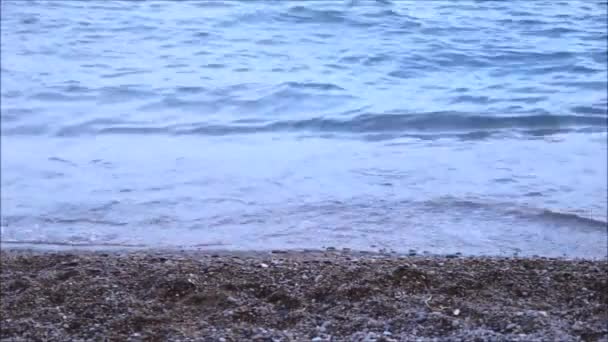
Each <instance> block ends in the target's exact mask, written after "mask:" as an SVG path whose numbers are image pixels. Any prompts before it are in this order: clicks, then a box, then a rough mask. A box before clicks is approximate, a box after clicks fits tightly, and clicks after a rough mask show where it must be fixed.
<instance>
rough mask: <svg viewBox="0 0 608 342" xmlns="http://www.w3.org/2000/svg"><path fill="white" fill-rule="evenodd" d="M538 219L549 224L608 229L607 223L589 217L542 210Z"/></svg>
mask: <svg viewBox="0 0 608 342" xmlns="http://www.w3.org/2000/svg"><path fill="white" fill-rule="evenodd" d="M537 216H538V217H539V218H540V219H542V220H545V221H551V222H559V223H569V224H575V225H586V226H591V227H596V228H604V229H608V222H606V221H603V220H599V219H594V218H590V217H585V216H580V215H577V214H573V213H562V212H557V211H551V210H543V211H542V212H541V213H539V214H538V215H537Z"/></svg>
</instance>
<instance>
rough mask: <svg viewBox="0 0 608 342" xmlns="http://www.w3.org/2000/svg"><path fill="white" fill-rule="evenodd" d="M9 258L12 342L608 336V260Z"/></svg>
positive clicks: (234, 255) (298, 255) (173, 255)
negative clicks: (607, 261)
mask: <svg viewBox="0 0 608 342" xmlns="http://www.w3.org/2000/svg"><path fill="white" fill-rule="evenodd" d="M1 257H2V259H1V261H2V273H1V290H2V292H1V294H2V301H1V308H2V324H1V334H0V337H1V338H2V339H3V340H4V339H6V340H13V339H16V340H28V341H30V340H31V341H36V340H38V341H42V340H44V341H68V340H102V339H103V338H109V339H110V340H113V341H125V340H132V341H139V340H145V341H166V340H180V341H189V340H202V341H329V340H331V341H437V340H438V341H459V340H477V341H534V340H538V341H579V340H583V341H608V327H607V322H608V306H607V305H608V302H607V301H608V279H607V278H608V276H607V274H608V267H607V263H606V261H591V260H562V259H546V258H527V259H517V258H508V259H507V258H469V257H466V258H459V257H453V256H452V257H438V256H433V257H428V256H408V257H403V256H395V255H382V254H364V253H355V252H350V251H348V252H342V251H323V252H321V251H317V252H311V251H308V252H280V251H275V252H273V253H271V252H267V253H266V252H264V253H262V252H259V253H239V252H167V251H163V252H153V251H136V252H31V251H18V250H6V249H5V250H4V251H2V253H1Z"/></svg>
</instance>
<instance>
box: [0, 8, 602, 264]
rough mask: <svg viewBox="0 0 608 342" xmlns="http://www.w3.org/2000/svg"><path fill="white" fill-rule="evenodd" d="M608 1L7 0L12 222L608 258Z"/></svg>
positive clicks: (68, 229)
mask: <svg viewBox="0 0 608 342" xmlns="http://www.w3.org/2000/svg"><path fill="white" fill-rule="evenodd" d="M607 10H608V6H607V5H606V2H605V1H599V0H570V1H557V0H546V1H544V0H534V1H530V0H521V1H517V0H511V1H481V0H477V1H473V0H471V1H467V0H459V1H441V0H415V1H406V0H392V1H391V0H329V1H321V0H310V1H296V0H293V1H289V0H265V1H264V0H257V1H237V0H224V1H222V0H208V1H179V2H178V1H76V0H72V1H68V0H47V1H43V0H37V1H21V0H14V1H11V0H2V2H1V16H2V17H1V37H0V38H1V60H0V61H1V106H0V107H1V134H2V136H1V138H2V140H1V142H2V144H1V153H2V154H1V161H2V164H1V171H2V173H1V186H2V191H1V214H2V215H1V216H2V220H1V227H2V243H3V245H5V246H21V245H27V246H31V245H36V246H45V247H48V246H66V245H68V246H69V245H80V246H90V247H110V246H144V247H184V248H221V249H272V248H322V247H327V246H334V247H338V248H340V247H349V248H353V249H363V250H377V249H386V250H395V251H397V252H407V251H409V250H410V249H415V250H417V251H419V252H421V251H429V252H431V253H452V252H462V253H465V254H475V255H479V254H482V255H511V254H514V253H516V254H517V253H518V254H520V255H532V254H538V255H546V256H562V255H566V256H570V257H602V256H605V254H606V243H607V236H606V235H607V227H606V221H607V210H608V206H607V191H608V187H607V178H608V172H607V160H606V153H607V140H606V138H607V134H606V127H607V102H608V99H607V97H608V95H607V91H608V90H607V77H608V72H607V56H608V48H607V42H608V32H607V31H608V30H607V18H608V14H607Z"/></svg>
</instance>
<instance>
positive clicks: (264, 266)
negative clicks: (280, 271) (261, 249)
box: [260, 263, 268, 268]
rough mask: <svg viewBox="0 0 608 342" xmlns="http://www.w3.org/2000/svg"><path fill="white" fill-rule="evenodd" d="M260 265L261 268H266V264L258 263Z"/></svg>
mask: <svg viewBox="0 0 608 342" xmlns="http://www.w3.org/2000/svg"><path fill="white" fill-rule="evenodd" d="M260 267H261V268H268V264H265V263H261V264H260Z"/></svg>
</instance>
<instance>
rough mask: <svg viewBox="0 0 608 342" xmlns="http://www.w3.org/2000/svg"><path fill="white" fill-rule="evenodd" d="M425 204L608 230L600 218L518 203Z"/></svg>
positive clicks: (450, 200) (445, 199)
mask: <svg viewBox="0 0 608 342" xmlns="http://www.w3.org/2000/svg"><path fill="white" fill-rule="evenodd" d="M524 196H527V197H529V196H534V197H542V196H543V194H542V193H540V192H530V193H527V194H525V195H524ZM423 204H424V205H425V206H426V207H427V208H428V210H430V211H432V212H434V211H438V212H439V211H441V212H443V211H448V210H454V209H456V210H464V211H470V212H477V213H480V212H495V213H496V214H499V215H508V216H511V217H515V218H518V219H523V220H533V221H540V222H541V223H544V224H551V225H560V226H568V227H572V228H576V227H587V228H592V229H597V228H600V229H608V222H606V221H605V220H602V219H599V218H593V217H588V216H582V215H579V214H576V213H572V212H561V211H554V210H549V209H543V208H534V207H528V206H525V205H521V204H518V203H508V202H491V201H482V200H480V199H478V200H469V199H462V198H455V197H451V196H447V197H441V198H437V199H435V200H430V201H426V202H423Z"/></svg>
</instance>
